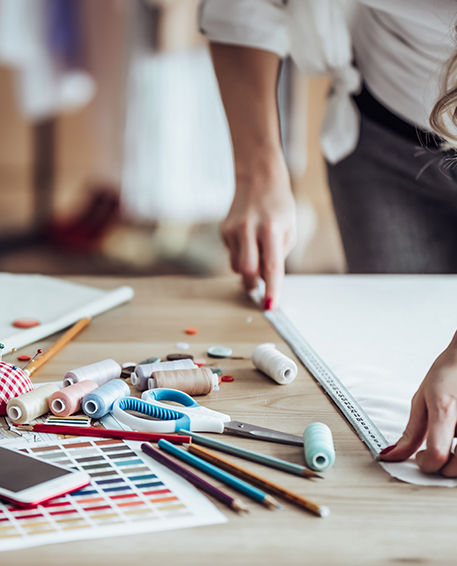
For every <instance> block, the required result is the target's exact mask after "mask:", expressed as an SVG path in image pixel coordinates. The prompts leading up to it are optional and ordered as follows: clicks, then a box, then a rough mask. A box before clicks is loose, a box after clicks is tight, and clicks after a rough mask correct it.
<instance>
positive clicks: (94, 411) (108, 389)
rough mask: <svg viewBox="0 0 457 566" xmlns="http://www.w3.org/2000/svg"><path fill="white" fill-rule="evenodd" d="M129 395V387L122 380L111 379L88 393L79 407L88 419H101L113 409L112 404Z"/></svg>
mask: <svg viewBox="0 0 457 566" xmlns="http://www.w3.org/2000/svg"><path fill="white" fill-rule="evenodd" d="M129 395H130V387H129V386H128V385H127V383H125V381H124V380H122V379H113V380H111V381H108V383H105V384H104V385H102V386H100V387H98V388H97V389H96V390H95V391H93V392H92V393H89V394H88V395H86V396H85V397H84V399H83V400H82V403H81V406H82V409H83V411H84V412H85V413H86V415H87V416H88V417H92V418H94V419H101V418H102V417H104V416H105V415H106V414H108V413H109V412H110V411H111V409H112V408H113V405H114V402H115V401H117V399H120V398H121V397H128V396H129Z"/></svg>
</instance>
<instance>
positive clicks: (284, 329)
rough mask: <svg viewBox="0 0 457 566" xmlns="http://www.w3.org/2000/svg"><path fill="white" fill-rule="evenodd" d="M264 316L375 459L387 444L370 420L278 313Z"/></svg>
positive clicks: (323, 363) (292, 327)
mask: <svg viewBox="0 0 457 566" xmlns="http://www.w3.org/2000/svg"><path fill="white" fill-rule="evenodd" d="M264 314H265V316H266V317H267V319H268V320H269V321H270V322H271V324H272V325H273V326H274V327H275V328H276V330H277V331H278V332H279V334H280V335H281V336H282V338H283V339H284V340H285V341H286V342H287V344H289V346H290V347H291V348H292V350H293V352H294V353H295V355H296V356H297V358H299V360H300V361H301V362H302V364H303V365H304V366H305V368H306V369H307V370H308V371H309V372H310V373H311V375H312V376H313V377H314V378H315V379H316V381H317V382H318V383H319V384H320V385H321V387H322V388H323V389H324V391H325V392H326V393H327V395H328V396H329V397H330V398H331V399H332V401H333V402H334V403H335V405H336V406H337V407H338V409H339V410H340V411H341V412H342V413H343V415H344V416H345V417H346V419H347V420H348V422H349V423H350V424H351V425H352V427H353V428H354V430H355V432H356V433H357V434H358V436H359V437H360V439H361V440H362V441H363V442H364V443H365V444H366V445H367V446H368V448H369V449H370V451H371V453H372V454H373V456H377V455H378V454H379V452H380V451H381V450H382V449H383V448H385V447H386V446H387V445H388V442H387V440H386V439H385V438H384V436H383V435H382V434H381V432H380V431H379V429H378V428H377V427H376V426H375V425H374V424H373V422H372V421H371V419H370V417H369V416H368V415H367V414H366V413H365V411H364V410H363V409H362V407H361V406H360V405H359V404H358V403H357V401H356V400H355V399H354V397H353V396H352V395H351V394H350V393H349V391H348V390H347V389H346V387H345V386H344V385H343V384H342V383H341V381H340V380H339V379H338V378H337V377H336V375H335V374H334V373H333V371H332V370H331V369H330V368H329V367H328V366H327V365H326V364H325V362H324V361H323V360H322V359H321V358H320V357H319V356H318V354H316V352H315V351H314V350H313V349H312V348H311V346H310V345H309V344H308V342H307V341H306V340H305V339H304V338H303V336H302V335H301V334H300V333H299V332H298V331H297V329H296V328H295V326H294V325H293V324H292V323H291V322H290V321H289V319H288V318H287V317H286V315H285V314H284V313H283V312H282V311H281V310H279V309H278V310H276V311H265V313H264Z"/></svg>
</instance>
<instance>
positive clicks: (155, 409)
mask: <svg viewBox="0 0 457 566" xmlns="http://www.w3.org/2000/svg"><path fill="white" fill-rule="evenodd" d="M113 409H114V414H115V415H116V414H117V416H118V418H119V417H120V419H119V420H121V422H126V424H132V426H135V425H137V424H138V423H140V421H143V422H142V423H141V424H142V426H143V427H145V428H146V429H147V428H150V429H151V430H153V431H157V432H174V431H176V430H179V429H180V428H186V427H188V428H189V427H191V420H190V418H189V417H188V416H187V415H186V414H184V413H181V412H180V411H179V410H178V411H176V410H175V409H172V408H166V407H163V406H160V405H154V404H152V403H148V402H147V401H144V400H143V399H137V398H136V397H122V398H121V399H118V400H117V401H116V402H115V404H114V407H113ZM125 411H135V412H136V413H139V414H141V415H146V416H148V417H152V418H153V419H160V421H168V422H170V421H172V422H174V427H173V426H172V427H171V429H169V426H168V425H166V424H165V423H164V424H161V422H157V421H145V420H144V419H141V418H138V417H134V416H133V415H128V414H126V413H125ZM168 429H169V430H168ZM139 430H141V428H140V429H139Z"/></svg>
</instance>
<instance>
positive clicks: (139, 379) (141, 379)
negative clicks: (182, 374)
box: [130, 360, 197, 391]
mask: <svg viewBox="0 0 457 566" xmlns="http://www.w3.org/2000/svg"><path fill="white" fill-rule="evenodd" d="M196 367H197V366H196V365H195V364H194V362H193V361H192V360H176V361H175V362H160V363H155V364H140V365H138V366H136V368H135V371H134V372H133V373H132V375H131V376H130V381H131V382H132V385H134V386H135V387H136V388H137V389H139V390H140V391H146V389H147V388H148V379H149V378H150V377H151V375H152V372H154V371H174V370H180V369H194V368H196Z"/></svg>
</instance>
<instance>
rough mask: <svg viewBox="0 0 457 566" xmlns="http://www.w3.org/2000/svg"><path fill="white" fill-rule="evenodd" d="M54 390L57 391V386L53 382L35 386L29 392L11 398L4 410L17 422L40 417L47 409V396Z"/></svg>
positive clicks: (20, 422)
mask: <svg viewBox="0 0 457 566" xmlns="http://www.w3.org/2000/svg"><path fill="white" fill-rule="evenodd" d="M56 391H59V388H58V387H57V385H54V384H53V383H48V384H47V385H42V386H41V387H37V388H36V389H34V390H33V391H29V393H24V395H20V396H19V397H15V398H14V399H11V400H10V401H9V402H8V405H7V406H6V412H7V413H8V416H9V418H10V419H11V420H12V421H13V422H14V423H17V424H22V423H25V422H28V421H31V420H33V419H36V418H38V417H41V415H44V414H45V413H47V412H48V411H49V398H50V397H51V395H52V394H53V393H55V392H56Z"/></svg>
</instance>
